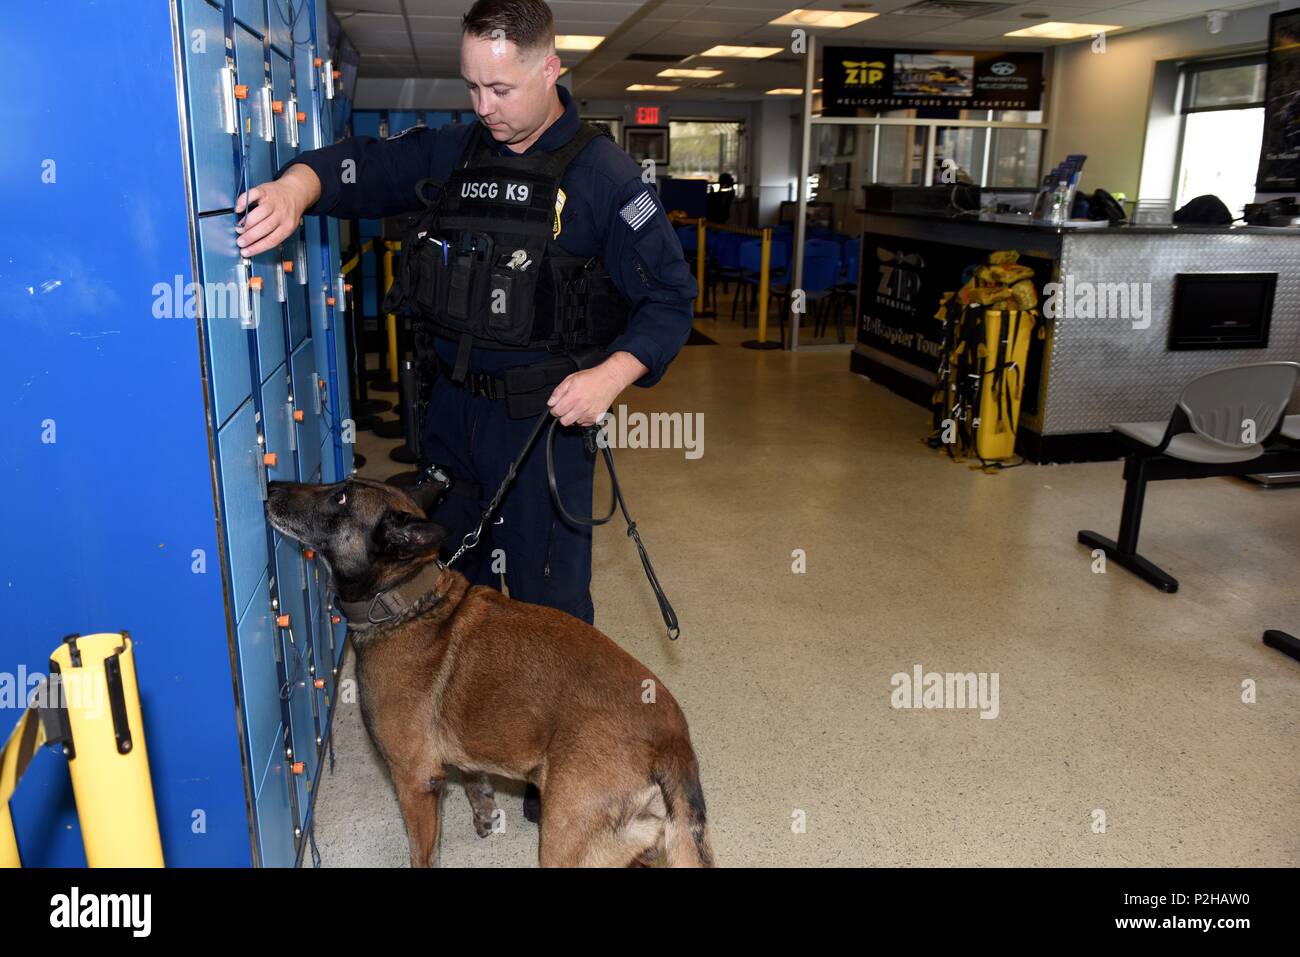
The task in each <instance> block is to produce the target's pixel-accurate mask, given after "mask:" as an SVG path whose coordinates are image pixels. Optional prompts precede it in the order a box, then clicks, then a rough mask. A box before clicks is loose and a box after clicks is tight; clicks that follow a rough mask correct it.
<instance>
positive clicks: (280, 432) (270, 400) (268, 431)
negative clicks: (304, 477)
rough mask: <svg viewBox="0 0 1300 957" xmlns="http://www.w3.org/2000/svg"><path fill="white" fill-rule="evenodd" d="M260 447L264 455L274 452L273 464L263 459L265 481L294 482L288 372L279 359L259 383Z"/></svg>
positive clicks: (293, 435) (295, 472)
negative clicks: (262, 442) (274, 367)
mask: <svg viewBox="0 0 1300 957" xmlns="http://www.w3.org/2000/svg"><path fill="white" fill-rule="evenodd" d="M262 414H263V415H264V416H265V418H264V419H263V421H262V435H263V437H264V438H265V440H266V443H265V445H264V446H263V447H262V454H263V455H264V456H274V457H275V458H274V460H273V461H274V464H272V462H271V461H267V460H266V459H264V460H263V461H264V462H265V464H266V478H267V481H268V482H296V481H298V469H297V467H296V465H295V463H294V454H293V453H294V446H295V445H296V444H297V435H296V433H294V431H293V419H292V413H291V412H290V410H289V372H288V367H287V366H285V365H284V364H283V363H281V364H280V365H279V366H278V367H277V368H276V370H275V372H273V373H272V374H271V375H270V376H268V377H267V380H266V384H265V385H263V386H262Z"/></svg>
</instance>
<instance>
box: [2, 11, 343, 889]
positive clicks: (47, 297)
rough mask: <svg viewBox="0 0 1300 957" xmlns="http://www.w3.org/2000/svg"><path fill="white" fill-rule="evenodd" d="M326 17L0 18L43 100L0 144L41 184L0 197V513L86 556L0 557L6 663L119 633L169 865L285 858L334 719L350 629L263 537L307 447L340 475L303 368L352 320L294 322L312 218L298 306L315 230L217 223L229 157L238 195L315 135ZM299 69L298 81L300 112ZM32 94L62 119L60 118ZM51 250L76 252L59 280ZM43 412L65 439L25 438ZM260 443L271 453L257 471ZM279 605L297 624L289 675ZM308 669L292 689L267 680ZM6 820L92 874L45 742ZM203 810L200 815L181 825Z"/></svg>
mask: <svg viewBox="0 0 1300 957" xmlns="http://www.w3.org/2000/svg"><path fill="white" fill-rule="evenodd" d="M268 4H269V6H268ZM223 5H224V6H225V7H226V9H225V10H223V9H222V7H223ZM324 6H325V4H324V2H323V0H320V2H315V0H313V2H308V3H306V5H305V7H304V6H303V5H302V4H300V3H298V2H297V0H292V2H290V0H224V3H218V2H207V0H174V2H172V3H170V4H168V3H162V4H146V5H140V8H139V10H135V11H134V12H133V14H132V16H129V17H124V16H122V11H121V10H120V9H119V7H120V5H119V4H106V3H98V4H95V3H72V4H69V3H66V2H61V0H30V2H28V3H24V4H19V5H17V6H15V7H14V9H13V10H11V11H9V12H8V17H7V19H6V23H5V26H6V29H5V31H4V32H3V35H0V56H3V58H4V60H5V63H6V65H7V67H8V68H9V69H10V71H11V72H13V73H14V75H19V76H23V77H24V78H25V82H26V83H28V84H29V85H30V86H31V88H33V89H39V90H40V91H41V95H40V96H39V97H14V98H11V101H10V103H9V106H10V125H11V127H12V128H13V129H22V130H25V131H26V133H25V134H24V135H23V136H21V137H13V138H12V141H11V142H10V143H9V144H7V147H6V150H7V152H6V154H5V155H6V162H8V163H10V164H11V165H13V166H14V168H15V169H31V170H36V171H38V172H45V173H47V174H48V175H49V176H50V177H51V178H50V179H45V180H44V181H43V179H42V177H41V176H40V175H33V176H30V177H13V178H11V181H10V186H11V187H12V188H11V190H10V192H9V193H8V194H7V196H8V198H9V203H10V206H9V209H10V212H11V213H12V214H13V215H14V216H15V217H18V218H20V219H22V220H23V221H38V222H40V223H41V229H40V230H39V231H38V232H37V234H35V235H33V234H32V233H31V232H30V231H28V232H27V233H23V234H19V233H16V232H14V231H13V230H8V231H0V262H4V263H5V264H6V274H7V275H9V276H11V277H12V278H13V280H14V281H13V282H11V283H8V284H3V285H0V310H3V314H4V315H5V316H7V317H8V318H9V320H10V322H9V324H8V326H7V328H8V329H9V333H8V335H9V339H8V341H7V343H6V346H7V349H6V355H7V357H8V359H9V362H10V366H11V369H10V370H9V374H6V375H4V376H0V403H3V405H4V407H5V408H6V409H7V410H9V414H7V415H6V416H4V417H0V481H3V482H4V487H5V489H6V492H7V494H6V495H5V496H3V497H0V501H7V502H9V503H10V505H9V506H8V510H4V509H5V506H3V505H0V527H3V528H4V529H5V530H6V532H8V533H9V534H10V535H11V536H12V537H15V538H21V539H23V540H30V541H34V542H38V543H39V542H66V541H72V540H75V541H76V542H77V543H78V547H77V548H76V549H73V550H69V549H66V548H56V547H42V548H38V549H37V550H36V551H34V552H32V551H27V552H22V553H19V552H14V551H12V550H11V551H10V552H8V553H5V554H4V555H3V556H2V557H0V581H4V582H6V583H9V586H10V589H11V591H10V592H9V593H10V594H11V595H20V596H22V598H21V600H19V601H16V602H13V603H11V604H12V608H11V607H9V606H7V607H6V611H8V612H10V622H9V624H10V632H9V634H10V637H9V638H8V639H7V640H5V641H4V642H0V672H3V673H15V672H17V670H18V669H20V668H25V669H26V671H27V673H28V674H37V673H43V672H44V671H46V670H47V668H48V659H49V653H50V651H51V650H52V648H53V647H54V646H55V645H56V644H57V643H58V642H59V640H60V638H61V637H62V636H63V635H66V634H70V633H74V632H81V633H87V632H90V631H104V630H117V629H123V630H126V631H129V632H130V633H131V635H132V637H133V638H134V640H135V645H136V666H137V674H138V678H139V682H140V687H141V698H142V707H143V711H144V721H145V734H146V738H147V741H148V750H149V759H150V766H151V771H152V776H153V784H154V793H155V799H156V804H157V809H158V823H159V828H160V832H161V834H162V839H163V854H164V859H165V861H166V863H167V864H168V865H170V866H248V865H250V864H256V863H261V864H265V865H268V866H274V865H286V866H289V865H292V864H293V863H294V862H295V859H296V856H297V854H298V852H299V851H300V850H301V848H302V843H301V840H302V835H301V833H300V832H299V829H301V828H302V827H303V826H304V823H305V822H304V821H303V820H302V819H301V817H302V815H303V814H304V813H305V811H306V807H305V803H304V804H302V805H300V804H299V802H298V798H299V797H303V796H305V795H309V794H310V793H312V792H313V791H314V790H315V786H316V779H317V777H318V775H319V773H320V768H319V763H320V762H319V757H318V749H317V746H316V741H317V739H318V738H325V737H327V736H328V733H329V727H328V721H329V718H330V714H331V712H330V708H331V706H332V701H333V695H334V680H335V676H334V674H333V668H334V666H335V660H336V655H335V650H336V649H337V648H341V643H342V639H343V637H344V635H345V626H343V625H342V624H340V625H334V624H333V623H332V622H331V621H330V620H329V618H328V593H327V583H326V581H325V577H324V571H323V567H322V566H321V563H320V562H319V561H315V560H313V561H307V560H306V559H305V558H304V556H303V555H302V552H301V549H300V548H299V546H298V544H297V543H296V542H291V541H281V542H279V545H278V547H276V540H275V537H274V536H272V534H271V533H270V532H269V529H268V526H267V523H266V519H265V511H264V508H265V505H264V483H265V481H266V480H267V478H268V476H269V478H271V479H279V478H283V479H293V478H295V477H296V476H301V475H306V476H308V477H309V480H311V481H316V482H319V481H321V480H322V478H323V475H324V472H323V469H322V465H323V462H322V460H321V458H320V456H321V451H322V448H323V447H324V448H325V449H326V450H327V452H328V456H327V458H328V459H329V462H330V469H331V473H332V472H333V471H334V469H335V468H336V463H335V461H334V458H335V443H334V438H333V435H332V433H331V429H330V427H331V426H333V427H337V426H338V425H339V421H338V420H339V418H340V415H341V410H345V409H346V404H345V403H344V404H340V398H341V397H340V396H336V395H334V392H336V391H337V390H338V388H339V386H338V385H337V378H338V371H337V369H336V372H335V384H333V385H331V387H330V388H329V389H328V390H327V391H326V393H325V394H324V395H323V399H324V401H325V402H326V403H329V404H331V408H330V411H329V413H328V415H322V414H321V413H319V412H318V411H316V409H317V396H316V395H313V392H312V390H313V386H312V383H313V382H314V381H325V382H326V383H330V382H331V378H330V373H329V367H330V363H331V361H333V362H334V363H335V365H336V366H341V365H342V363H341V362H340V360H339V359H338V358H337V357H338V356H342V355H344V354H345V348H344V347H345V345H346V342H345V341H344V338H343V337H344V336H345V335H346V334H347V329H346V328H344V327H338V328H334V329H330V330H328V332H329V336H330V337H331V338H330V341H329V342H328V343H327V342H326V338H325V337H324V336H322V339H321V342H319V343H317V342H314V341H312V337H311V330H312V329H313V327H314V326H315V327H316V328H319V329H320V330H321V332H322V333H324V332H325V331H326V330H325V322H326V316H327V315H328V313H327V312H326V311H325V308H324V295H325V291H324V290H325V285H324V284H325V283H328V282H329V281H330V280H331V279H332V278H333V277H335V276H337V274H338V268H339V266H338V258H337V255H338V253H337V238H335V244H334V247H333V248H331V246H330V244H329V242H328V241H327V242H326V244H325V248H324V251H322V249H321V242H320V236H321V233H320V224H319V223H318V222H317V223H316V225H315V230H316V232H315V237H314V243H315V249H314V252H315V262H314V263H312V264H311V269H310V272H313V273H315V275H316V277H317V279H318V280H320V289H319V290H318V291H317V292H316V294H315V295H316V298H317V299H318V300H319V307H317V306H316V305H315V303H313V304H312V305H310V306H309V303H308V292H309V290H311V283H310V278H311V277H310V276H309V268H308V265H309V258H310V257H309V256H308V250H307V236H306V235H305V234H302V233H301V232H300V234H299V237H298V238H296V239H292V240H291V241H290V242H289V243H287V244H285V246H284V247H283V248H282V249H280V250H275V251H272V252H270V253H267V254H264V255H262V256H259V257H258V258H257V259H256V260H253V261H248V260H245V259H244V258H243V257H242V256H241V255H240V251H239V250H238V248H237V247H236V245H235V232H234V228H235V216H234V214H233V211H232V207H233V204H234V200H235V196H236V194H237V191H238V190H239V189H240V188H241V185H240V180H241V175H240V173H239V170H240V168H241V165H242V166H246V172H245V174H244V176H243V177H242V178H246V179H247V181H248V182H247V183H246V184H245V185H247V186H251V185H254V184H255V183H256V182H259V181H265V180H268V179H269V178H270V177H271V176H272V175H273V173H274V170H275V168H276V167H277V165H278V164H279V162H280V161H281V158H282V157H283V158H286V159H287V158H288V157H289V156H290V155H292V153H293V147H292V146H291V141H290V137H289V135H288V134H289V133H290V131H296V132H298V133H299V134H300V135H301V138H303V139H304V140H305V141H306V142H305V143H304V146H306V147H308V148H311V147H315V146H318V145H323V142H324V140H323V136H328V135H329V123H328V119H327V120H326V122H325V124H322V123H321V122H320V121H319V120H318V119H317V118H316V110H317V107H316V102H315V97H314V96H313V94H312V89H311V87H312V84H313V83H314V82H315V80H316V77H317V72H316V71H315V70H314V69H313V67H312V65H311V56H312V55H313V52H314V49H315V48H314V47H313V45H312V43H313V40H312V37H313V33H314V32H316V31H318V29H319V27H320V24H321V23H323V16H324ZM300 10H301V13H299V11H300ZM281 12H285V13H286V14H288V15H291V16H293V17H295V18H296V20H297V27H298V35H297V37H296V39H297V40H298V41H300V42H297V43H295V42H294V40H293V39H291V38H290V34H289V31H288V30H287V29H282V28H281V24H283V19H282V18H281V17H280V14H281ZM268 14H269V16H268ZM227 15H237V16H236V17H235V19H237V20H238V21H239V22H234V20H232V21H231V22H230V23H229V24H228V23H227V21H226V16H227ZM285 26H287V25H285ZM268 31H269V34H270V40H271V41H273V42H274V45H275V48H276V49H275V51H272V48H271V46H269V45H268V42H267V41H266V40H264V39H263V36H265V35H266V34H267V32H268ZM52 38H54V39H57V42H58V48H59V49H60V51H61V52H60V56H59V57H57V58H52V57H50V56H48V50H49V49H50V44H51V40H52ZM317 46H319V44H317ZM106 48H108V49H112V50H113V51H114V57H113V64H114V66H113V82H112V83H105V82H104V79H103V50H104V49H106ZM272 54H273V55H272ZM323 55H324V56H326V57H328V54H323ZM223 70H225V71H228V72H226V74H225V75H224V76H223ZM294 70H297V72H298V76H299V78H300V79H301V82H302V83H303V88H302V90H300V91H298V93H297V97H298V100H297V107H296V109H291V106H292V105H293V104H291V102H290V100H289V94H290V92H291V91H292V84H291V82H290V81H291V79H292V77H291V72H292V71H294ZM236 85H238V86H242V87H246V88H247V89H246V90H240V91H239V92H240V93H243V94H244V95H242V96H240V97H236V95H235V94H236ZM276 101H278V102H280V103H281V104H282V108H281V110H280V112H278V113H276V112H275V111H274V109H273V105H274V103H275V102H276ZM51 102H56V103H75V104H77V109H76V110H73V111H66V110H65V111H62V112H59V111H55V112H53V113H51V112H50V110H49V107H48V104H49V103H51ZM178 103H179V106H180V109H178ZM297 112H302V113H303V114H304V120H303V122H302V123H299V122H298V121H297V116H296V113H297ZM123 130H129V131H131V132H132V134H133V135H132V136H129V137H126V136H123V133H122V131H123ZM141 143H145V144H146V148H144V149H142V148H141V146H140V144H141ZM51 158H52V159H51ZM245 161H246V162H245ZM55 165H57V171H56V170H55ZM46 167H48V169H47V168H46ZM56 172H57V180H55V179H54V178H53V177H54V176H55V175H56ZM55 181H57V184H58V185H57V188H51V185H50V184H51V183H52V182H55ZM104 196H124V197H126V198H127V200H128V203H129V210H130V214H131V215H130V217H129V218H130V223H132V224H135V226H134V228H128V229H122V230H118V231H117V232H116V233H114V237H113V239H112V240H111V241H108V242H98V243H87V242H86V240H85V223H86V210H88V209H95V208H100V207H101V206H102V204H103V197H104ZM335 236H336V232H335ZM68 249H76V250H78V257H77V261H76V263H75V265H76V267H77V268H75V269H72V268H69V267H68V266H67V262H68V260H67V250H68ZM285 261H289V262H291V263H293V269H292V270H291V271H289V272H288V273H286V272H285V271H284V269H283V263H284V262H285ZM141 290H144V293H143V294H142V292H141ZM150 293H151V296H150ZM331 294H334V293H333V292H332V291H331ZM334 337H337V338H334ZM331 353H332V354H331ZM343 372H344V379H343V383H344V384H345V383H346V370H345V369H344V370H343ZM105 381H110V382H128V383H134V384H135V386H136V387H133V388H129V389H105V388H103V385H102V384H103V383H104V382H105ZM291 402H292V403H293V407H291V406H290V403H291ZM295 411H298V412H302V413H303V415H302V421H301V422H299V421H296V419H295V417H294V414H293V413H294V412H295ZM47 419H48V420H49V423H48V425H47V424H45V422H44V420H47ZM123 422H133V423H141V422H147V423H149V428H150V430H151V434H157V435H163V436H165V437H166V448H165V451H164V453H163V454H159V449H158V445H157V443H148V442H136V441H131V440H130V439H128V440H126V441H123V439H122V435H123V432H122V429H121V423H123ZM56 424H57V429H58V441H57V442H50V443H49V444H43V443H41V442H39V441H34V440H33V431H34V430H36V431H37V432H38V433H39V429H40V428H49V429H53V428H54V426H55V425H56ZM259 435H260V436H261V437H262V442H261V443H259V441H258V439H259ZM271 452H273V453H275V455H276V459H275V464H274V465H269V464H268V461H267V460H266V459H264V456H265V455H266V454H267V453H271ZM86 474H94V475H96V476H97V479H96V481H97V483H98V485H97V493H96V495H95V496H92V497H90V498H89V499H85V498H84V496H83V497H82V498H81V499H77V504H76V506H75V507H68V502H71V501H72V500H71V499H68V496H67V491H66V482H63V481H62V480H61V477H66V476H67V475H86ZM74 498H76V497H75V496H74ZM83 499H84V500H83ZM14 502H23V503H31V507H26V508H23V509H21V510H19V509H16V508H14V507H13V504H12V503H14ZM273 596H274V597H275V598H276V599H277V602H278V604H279V605H280V606H281V608H283V609H284V613H286V614H289V616H290V622H291V623H292V626H293V629H294V638H295V643H294V645H292V646H290V650H291V651H292V652H294V654H293V656H292V660H291V661H290V662H286V661H285V659H284V650H285V645H284V638H285V635H286V634H287V632H285V633H282V630H281V629H279V628H278V626H277V622H276V613H277V611H278V610H279V609H276V608H273V606H272V604H271V601H272V597H273ZM302 662H305V664H306V668H307V671H306V673H305V676H304V674H301V673H299V671H298V670H296V671H295V672H294V677H295V681H296V683H293V684H294V687H295V688H296V691H295V693H292V694H290V693H289V689H288V688H287V687H285V685H286V678H287V676H288V675H287V672H286V670H285V669H286V668H290V667H292V668H295V669H297V668H298V666H299V665H300V663H302ZM313 669H314V671H315V674H313V673H312V670H313ZM232 672H233V673H232ZM317 677H319V678H320V679H321V680H322V684H323V685H324V687H322V688H316V687H315V683H314V681H313V680H310V679H313V678H317ZM282 689H283V690H284V692H285V697H282V696H281V691H282ZM4 733H6V732H4V731H3V730H0V734H4ZM289 749H291V750H292V751H293V753H294V755H295V756H296V757H297V758H298V759H300V760H302V762H303V772H302V774H301V775H295V774H294V768H293V765H292V763H291V762H288V760H287V757H286V751H287V750H289ZM295 779H296V783H294V782H295ZM10 807H11V810H12V811H13V814H14V822H15V828H16V831H17V834H18V840H19V847H20V849H21V852H22V857H23V861H24V863H25V864H28V865H30V866H56V867H57V866H79V865H82V864H84V861H85V859H84V854H83V852H82V849H81V842H80V833H79V830H78V827H79V825H78V820H77V816H76V807H75V803H74V802H73V800H72V795H71V789H70V785H69V780H68V774H67V759H66V758H65V757H64V756H63V755H62V754H61V753H59V752H58V751H57V750H55V749H48V748H47V749H42V751H41V752H40V753H39V754H38V755H37V756H36V757H35V758H34V759H33V761H32V762H31V764H30V766H29V767H28V769H27V771H26V773H25V775H24V776H23V778H22V780H21V781H20V783H19V786H18V790H17V792H16V793H15V795H14V798H13V800H12V801H11V802H10ZM196 808H201V809H202V810H203V812H204V821H205V824H206V828H205V829H196V828H194V826H193V825H194V824H195V823H196V819H195V817H194V810H195V809H196Z"/></svg>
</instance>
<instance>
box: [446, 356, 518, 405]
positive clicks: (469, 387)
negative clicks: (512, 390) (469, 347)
mask: <svg viewBox="0 0 1300 957" xmlns="http://www.w3.org/2000/svg"><path fill="white" fill-rule="evenodd" d="M438 374H439V375H440V376H442V377H443V378H445V379H446V380H447V381H448V382H450V383H451V384H452V385H454V386H456V387H457V388H458V389H464V390H465V391H466V392H468V393H470V394H471V395H481V396H483V398H485V399H504V398H505V397H506V380H505V379H501V378H498V377H497V376H494V375H492V374H491V373H490V372H466V373H465V380H464V381H463V382H457V381H456V380H455V379H453V378H452V376H451V366H450V365H448V364H447V363H445V362H443V361H442V359H441V358H440V359H439V360H438Z"/></svg>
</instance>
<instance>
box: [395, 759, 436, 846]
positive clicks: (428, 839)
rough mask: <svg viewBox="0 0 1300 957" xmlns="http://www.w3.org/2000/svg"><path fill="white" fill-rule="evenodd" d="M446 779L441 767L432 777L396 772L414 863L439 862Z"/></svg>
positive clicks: (399, 799) (398, 798)
mask: <svg viewBox="0 0 1300 957" xmlns="http://www.w3.org/2000/svg"><path fill="white" fill-rule="evenodd" d="M445 782H446V778H445V776H444V775H443V772H442V771H441V770H439V772H438V774H437V775H436V776H433V777H421V776H417V775H397V774H395V775H393V784H394V785H395V786H396V788H397V800H398V803H400V804H401V806H402V821H403V823H405V824H406V839H407V840H408V841H409V842H410V844H411V866H412V867H433V866H435V865H436V864H437V863H438V823H439V817H440V812H441V810H442V792H443V787H444V784H445Z"/></svg>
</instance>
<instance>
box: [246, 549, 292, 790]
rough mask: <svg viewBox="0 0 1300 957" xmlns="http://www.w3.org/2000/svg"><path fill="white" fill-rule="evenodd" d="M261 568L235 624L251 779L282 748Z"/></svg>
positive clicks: (266, 582) (271, 628)
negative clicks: (242, 611)
mask: <svg viewBox="0 0 1300 957" xmlns="http://www.w3.org/2000/svg"><path fill="white" fill-rule="evenodd" d="M262 572H263V573H262V577H261V580H260V581H259V582H258V583H257V589H256V591H255V593H254V596H253V601H252V604H250V605H249V607H248V609H247V610H246V611H245V612H244V615H243V617H242V618H241V619H240V620H239V625H238V627H237V634H238V636H239V642H238V644H239V678H240V684H239V697H240V706H241V709H242V711H243V715H244V734H245V737H246V740H247V743H248V754H249V762H250V764H251V766H252V769H253V773H252V778H253V781H254V782H256V781H257V780H258V779H259V777H261V776H264V774H265V771H264V769H265V768H266V766H267V764H268V762H273V761H274V759H275V757H276V754H277V753H279V752H280V750H281V748H282V745H281V743H280V742H281V740H282V732H281V731H280V677H279V671H278V669H277V667H276V661H277V657H276V656H277V654H278V651H279V648H278V645H277V644H276V642H277V641H278V636H277V635H276V633H275V631H276V629H275V619H274V617H273V616H272V613H271V592H270V578H269V576H268V575H267V574H266V569H263V570H262Z"/></svg>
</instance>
